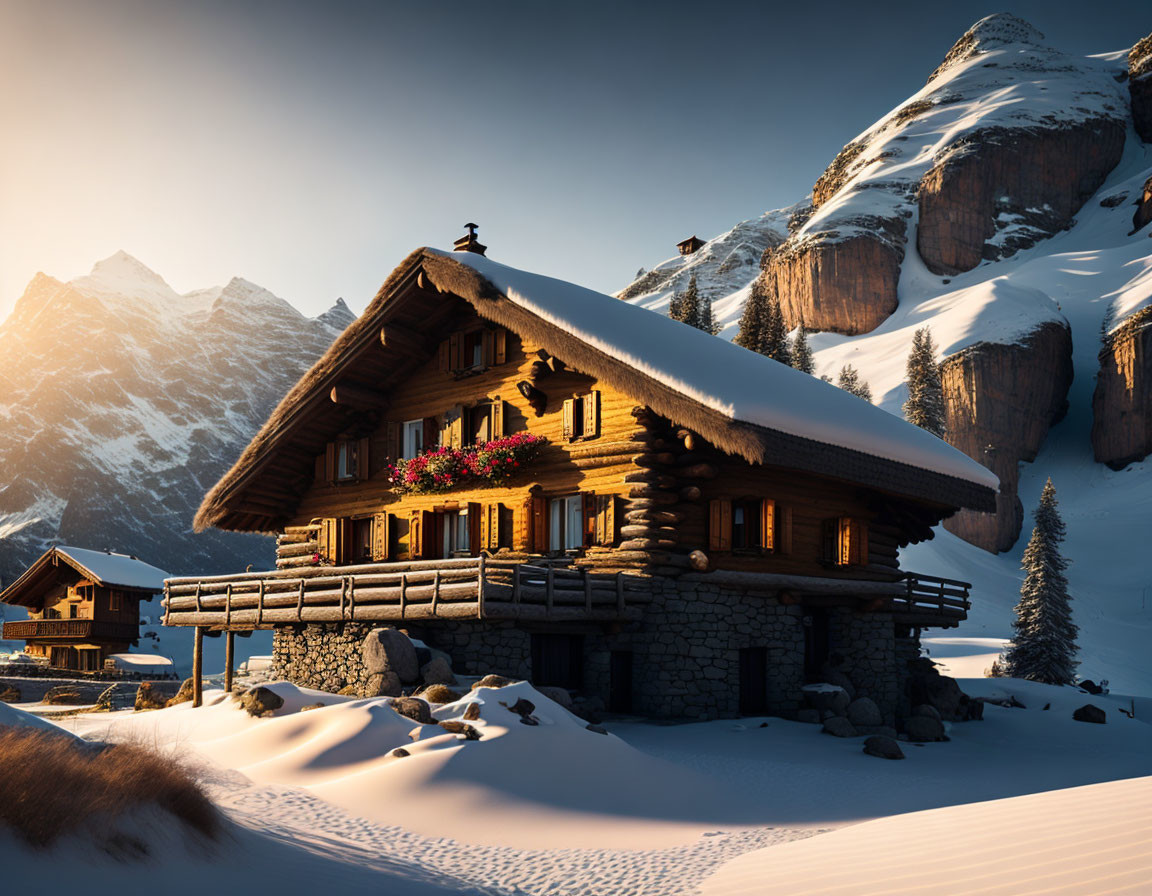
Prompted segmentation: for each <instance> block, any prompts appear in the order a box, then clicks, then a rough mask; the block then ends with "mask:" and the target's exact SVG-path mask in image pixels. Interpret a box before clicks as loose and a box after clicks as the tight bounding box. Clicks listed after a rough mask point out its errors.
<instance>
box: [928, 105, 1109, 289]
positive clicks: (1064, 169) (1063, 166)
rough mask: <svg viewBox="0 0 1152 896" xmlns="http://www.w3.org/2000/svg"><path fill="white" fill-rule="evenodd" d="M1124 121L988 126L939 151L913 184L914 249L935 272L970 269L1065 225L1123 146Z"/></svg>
mask: <svg viewBox="0 0 1152 896" xmlns="http://www.w3.org/2000/svg"><path fill="white" fill-rule="evenodd" d="M1124 136H1125V127H1124V123H1123V122H1122V121H1121V120H1119V119H1117V118H1098V119H1089V120H1087V121H1083V122H1078V123H1075V124H1066V125H1063V126H1060V127H1056V128H1048V129H1042V130H1041V129H1027V130H1017V129H1011V130H1010V129H1008V128H1000V127H997V128H988V129H984V130H979V131H976V132H974V133H971V134H968V135H966V136H965V137H963V138H962V139H960V140H958V141H956V142H955V143H953V144H952V145H951V146H949V147H948V149H947V150H946V151H945V152H944V153H942V154H941V155H940V156H939V157H938V158H937V159H936V163H935V164H934V165H933V166H932V168H931V170H930V171H928V173H927V174H926V175H924V178H923V180H922V181H921V183H920V194H919V205H920V224H919V227H918V229H917V234H916V248H917V250H918V251H919V252H920V257H921V258H922V259H923V260H924V264H925V265H927V267H928V269H929V270H930V271H932V272H933V273H935V274H958V273H960V272H962V271H969V270H971V269H972V268H974V267H976V266H977V265H978V264H980V262H981V261H985V260H989V261H994V260H996V259H998V258H1002V257H1005V256H1008V255H1012V254H1014V253H1015V252H1017V251H1019V250H1020V249H1025V248H1028V247H1029V246H1031V245H1034V244H1035V243H1036V242H1037V241H1039V240H1040V239H1043V238H1045V237H1048V236H1051V235H1052V234H1054V233H1056V232H1058V231H1060V230H1062V229H1063V228H1065V227H1067V226H1068V224H1069V223H1071V221H1072V217H1073V216H1074V215H1075V214H1076V212H1077V211H1079V210H1080V207H1081V206H1082V205H1083V204H1084V202H1085V201H1086V200H1087V199H1088V198H1089V197H1090V196H1091V195H1092V194H1093V193H1095V192H1096V190H1098V189H1099V188H1100V185H1101V184H1103V183H1104V179H1105V178H1106V177H1107V176H1108V172H1109V171H1111V170H1112V169H1113V168H1115V167H1116V165H1117V163H1119V161H1120V157H1121V155H1122V154H1123V152H1124Z"/></svg>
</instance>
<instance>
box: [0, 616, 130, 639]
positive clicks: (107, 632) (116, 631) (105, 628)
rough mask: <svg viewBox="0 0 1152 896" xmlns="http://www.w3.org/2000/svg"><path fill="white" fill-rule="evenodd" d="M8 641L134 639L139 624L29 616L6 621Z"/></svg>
mask: <svg viewBox="0 0 1152 896" xmlns="http://www.w3.org/2000/svg"><path fill="white" fill-rule="evenodd" d="M0 637H2V638H3V639H4V640H6V641H135V640H136V639H137V638H139V637H140V627H139V626H138V625H132V624H131V623H124V622H107V621H104V620H100V619H26V620H21V621H20V622H5V623H4V631H3V634H2V635H0Z"/></svg>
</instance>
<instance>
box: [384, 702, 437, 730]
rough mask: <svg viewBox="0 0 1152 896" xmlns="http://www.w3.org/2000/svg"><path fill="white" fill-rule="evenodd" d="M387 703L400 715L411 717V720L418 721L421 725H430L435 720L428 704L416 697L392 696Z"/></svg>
mask: <svg viewBox="0 0 1152 896" xmlns="http://www.w3.org/2000/svg"><path fill="white" fill-rule="evenodd" d="M388 705H389V706H391V707H392V708H393V709H394V710H396V712H398V713H400V715H402V716H404V717H405V718H409V719H411V720H412V721H413V722H419V723H420V724H421V725H432V724H435V722H436V720H435V719H434V718H432V711H431V710H430V709H429V708H428V704H427V703H425V702H424V701H423V700H420V699H419V698H417V697H394V698H393V699H392V700H390V701H389V703H388Z"/></svg>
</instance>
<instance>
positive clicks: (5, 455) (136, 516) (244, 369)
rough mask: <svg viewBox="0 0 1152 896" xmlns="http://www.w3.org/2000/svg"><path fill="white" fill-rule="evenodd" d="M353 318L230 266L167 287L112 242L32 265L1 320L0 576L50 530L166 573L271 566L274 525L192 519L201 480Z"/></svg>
mask: <svg viewBox="0 0 1152 896" xmlns="http://www.w3.org/2000/svg"><path fill="white" fill-rule="evenodd" d="M352 320H353V314H352V313H351V311H349V310H348V308H347V306H346V305H345V304H344V303H343V301H337V303H336V304H335V305H334V306H333V307H332V308H331V309H330V310H329V311H327V312H326V313H325V314H323V315H321V316H320V317H318V318H315V319H309V318H307V317H304V316H303V315H302V314H300V313H299V312H298V311H296V310H295V309H294V308H293V307H292V306H291V305H290V304H288V303H287V302H286V301H284V300H283V299H280V298H277V297H276V296H274V295H273V294H272V293H270V292H268V290H266V289H263V288H261V287H259V286H257V285H256V284H254V283H250V282H248V281H246V280H243V279H240V278H235V279H233V280H232V281H231V282H230V283H228V284H227V285H226V286H222V287H214V288H212V289H202V290H197V291H194V292H191V293H187V294H185V295H180V294H178V293H177V292H175V291H174V290H173V289H172V288H171V287H170V286H169V285H168V284H167V283H166V282H165V281H164V280H163V278H161V277H160V276H159V275H158V274H156V273H155V272H154V271H152V270H150V269H149V268H148V267H146V266H145V265H143V264H141V263H140V262H139V261H137V260H136V259H135V258H132V257H131V256H130V255H127V254H125V253H123V252H118V253H117V254H115V255H113V256H112V257H111V258H108V259H105V260H104V261H101V262H99V263H98V264H97V265H96V266H95V267H94V268H93V269H92V272H91V273H90V274H88V275H86V276H83V277H78V278H76V279H74V280H71V281H69V282H67V283H62V282H60V281H59V280H56V279H53V278H52V277H49V276H46V275H44V274H37V275H36V277H35V278H33V280H32V282H31V283H30V284H29V285H28V288H27V289H26V290H25V292H24V294H23V296H21V298H20V300H19V301H18V302H17V303H16V306H15V308H14V310H13V311H12V314H11V315H10V316H9V318H8V319H7V320H6V321H5V322H4V323H3V324H0V358H3V359H4V363H3V365H0V546H2V547H3V551H2V553H0V581H2V582H4V583H8V582H11V581H12V579H13V578H14V577H15V576H17V575H18V574H19V573H20V572H21V571H22V570H23V569H24V568H25V567H26V566H27V565H28V564H29V563H30V562H31V561H32V560H33V559H35V557H37V556H38V555H39V554H40V553H41V552H42V551H43V550H45V548H46V546H47V545H49V544H50V543H52V542H53V541H54V540H59V541H62V542H63V543H65V544H72V545H81V546H85V547H92V548H105V547H107V548H112V549H115V550H119V551H125V552H128V553H131V554H135V555H137V556H139V557H141V558H142V559H144V560H146V561H147V562H149V563H152V564H154V565H156V566H159V567H161V568H163V569H167V570H168V571H170V572H172V573H174V574H180V573H193V572H199V573H212V572H226V571H235V570H237V569H244V567H245V566H247V565H248V564H257V565H260V566H269V565H271V563H272V561H273V547H272V544H271V541H270V540H269V539H266V538H263V537H261V536H255V535H241V534H235V533H225V532H218V531H209V532H205V533H202V534H199V535H197V534H194V533H193V532H192V516H193V513H194V512H195V510H196V507H197V506H198V505H199V503H200V499H201V498H202V497H203V495H204V493H205V492H206V491H207V490H208V489H209V488H210V487H211V486H212V485H213V484H214V483H215V482H216V480H217V479H218V478H219V476H220V475H221V474H222V473H223V472H224V470H225V469H227V467H228V466H229V465H230V464H231V463H232V462H233V461H234V460H235V459H236V457H237V456H238V455H239V453H240V451H241V450H242V449H243V448H244V446H245V445H247V443H248V441H249V439H250V438H251V437H252V435H253V433H255V432H256V430H257V428H258V427H259V426H260V425H261V424H262V423H263V422H264V420H265V419H266V418H267V416H268V414H269V413H270V412H271V409H272V407H273V406H274V405H275V403H276V402H277V401H279V399H280V398H281V397H282V396H283V395H284V394H285V393H286V392H287V391H288V389H289V388H290V387H291V386H292V385H293V384H294V383H295V382H296V380H297V379H298V378H299V377H300V375H301V374H302V373H303V372H304V370H306V369H307V368H308V367H309V366H310V365H311V364H312V362H313V361H315V360H316V358H317V357H319V356H320V354H321V353H322V352H323V351H324V350H325V349H327V347H328V346H329V344H330V343H331V342H332V340H333V339H335V338H336V336H337V335H339V333H340V332H342V331H343V329H344V328H345V327H346V326H347V325H348V324H349V323H350V322H351V321H352Z"/></svg>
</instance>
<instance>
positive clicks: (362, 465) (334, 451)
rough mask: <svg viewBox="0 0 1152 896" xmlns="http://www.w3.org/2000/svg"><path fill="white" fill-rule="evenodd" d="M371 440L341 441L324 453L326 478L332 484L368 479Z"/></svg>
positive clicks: (334, 443)
mask: <svg viewBox="0 0 1152 896" xmlns="http://www.w3.org/2000/svg"><path fill="white" fill-rule="evenodd" d="M369 441H370V440H369V439H339V440H337V441H335V442H329V443H328V447H327V448H326V449H325V452H324V474H325V475H324V478H325V479H327V480H328V482H329V483H330V484H333V485H335V484H336V483H338V482H356V481H359V480H361V479H367V478H368V472H369V467H368V448H369Z"/></svg>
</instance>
